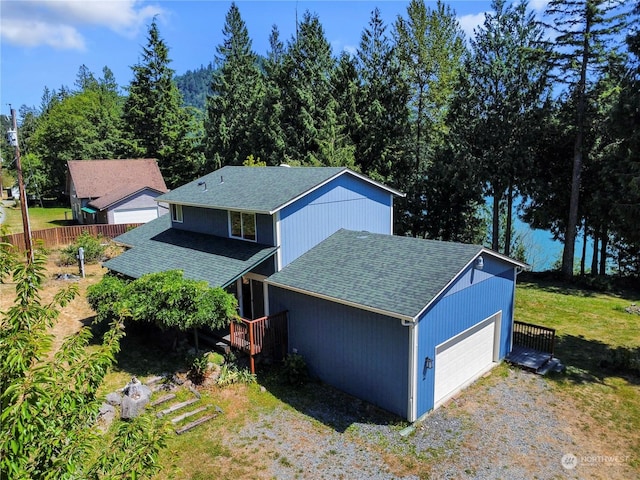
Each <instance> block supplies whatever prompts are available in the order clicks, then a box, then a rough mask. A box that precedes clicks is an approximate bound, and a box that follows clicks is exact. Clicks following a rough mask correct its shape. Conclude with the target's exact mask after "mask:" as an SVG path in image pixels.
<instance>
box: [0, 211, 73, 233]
mask: <svg viewBox="0 0 640 480" xmlns="http://www.w3.org/2000/svg"><path fill="white" fill-rule="evenodd" d="M3 211H4V218H3V221H2V224H3V225H5V226H6V228H7V232H6V233H20V232H22V231H23V228H22V213H21V211H20V207H19V206H16V207H3ZM65 214H66V217H65ZM72 218H73V216H72V213H71V209H70V208H66V207H47V208H40V207H29V223H30V224H31V230H32V231H35V230H45V229H47V228H54V227H63V226H66V225H72V224H73V220H72ZM67 219H68V220H67Z"/></svg>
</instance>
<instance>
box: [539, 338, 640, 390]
mask: <svg viewBox="0 0 640 480" xmlns="http://www.w3.org/2000/svg"><path fill="white" fill-rule="evenodd" d="M555 356H556V357H557V358H558V359H560V361H561V362H562V363H563V364H564V365H565V367H566V371H565V372H564V373H563V374H561V375H558V376H553V377H552V378H558V379H564V380H568V381H570V382H572V383H575V384H584V383H600V384H604V383H605V380H606V378H608V377H614V376H615V377H621V378H624V379H625V380H627V381H628V382H629V383H632V384H634V385H640V347H612V346H611V345H607V344H606V343H603V342H600V341H598V340H591V339H586V338H584V337H582V336H574V335H562V336H559V337H556V344H555Z"/></svg>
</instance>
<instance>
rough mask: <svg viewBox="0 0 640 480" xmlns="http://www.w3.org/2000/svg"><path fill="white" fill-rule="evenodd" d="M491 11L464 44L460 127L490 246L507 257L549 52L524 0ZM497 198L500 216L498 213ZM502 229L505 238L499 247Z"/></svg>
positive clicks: (496, 4) (501, 0)
mask: <svg viewBox="0 0 640 480" xmlns="http://www.w3.org/2000/svg"><path fill="white" fill-rule="evenodd" d="M491 10H492V11H491V12H489V13H486V14H485V20H484V23H483V24H482V25H481V26H480V27H478V28H477V29H476V31H475V36H474V38H472V39H471V42H470V43H471V54H470V55H469V57H468V60H467V62H466V69H467V75H468V79H469V85H468V86H469V88H470V90H469V92H468V94H469V97H468V107H467V112H468V118H467V125H466V126H465V128H466V129H467V133H468V134H469V135H471V138H470V139H469V140H470V141H469V143H468V144H473V146H472V150H471V151H470V152H468V153H469V154H471V155H472V156H473V157H475V160H476V161H477V162H478V164H479V165H480V166H481V167H482V173H481V178H480V180H481V182H482V184H484V185H486V186H487V188H486V191H485V194H486V195H488V196H490V197H492V199H493V202H492V204H493V207H492V222H491V223H492V235H491V239H492V242H491V248H492V249H494V250H495V251H499V250H502V251H503V252H504V253H505V254H506V255H509V253H510V252H509V250H510V246H511V243H512V242H511V238H510V232H511V231H512V227H511V225H512V217H513V213H512V210H513V207H512V205H513V200H514V196H515V195H516V194H517V193H518V192H519V187H520V185H521V184H522V182H524V181H526V177H527V175H528V173H529V172H531V165H532V155H533V153H534V151H535V148H534V140H535V135H534V132H535V131H536V129H537V128H538V126H539V123H538V121H537V120H538V118H537V113H538V111H539V109H541V107H542V106H543V105H544V102H545V100H546V99H547V97H548V96H549V95H550V93H551V92H550V87H549V77H548V69H549V62H548V60H549V53H550V52H549V51H548V50H546V49H545V42H544V28H543V27H542V25H541V24H540V23H538V22H537V21H536V20H535V17H534V15H533V13H532V12H530V11H528V10H527V1H526V0H523V1H520V2H519V3H517V4H515V5H514V4H507V2H506V0H494V1H492V3H491ZM503 200H506V210H507V213H506V215H505V216H502V215H501V214H500V210H501V209H500V205H501V202H502V201H503ZM502 217H504V218H505V220H506V222H507V225H506V226H504V228H501V226H500V220H501V218H502ZM502 230H504V231H506V232H507V234H506V236H505V238H504V243H503V244H502V245H500V242H499V239H500V234H499V232H500V231H502Z"/></svg>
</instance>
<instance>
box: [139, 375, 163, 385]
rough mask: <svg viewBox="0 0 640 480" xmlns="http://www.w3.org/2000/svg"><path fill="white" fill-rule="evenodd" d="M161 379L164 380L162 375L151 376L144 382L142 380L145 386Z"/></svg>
mask: <svg viewBox="0 0 640 480" xmlns="http://www.w3.org/2000/svg"><path fill="white" fill-rule="evenodd" d="M162 380H164V377H161V376H155V377H151V378H150V379H149V380H147V381H146V382H144V383H145V384H146V385H147V386H150V385H155V384H156V383H158V382H161V381H162Z"/></svg>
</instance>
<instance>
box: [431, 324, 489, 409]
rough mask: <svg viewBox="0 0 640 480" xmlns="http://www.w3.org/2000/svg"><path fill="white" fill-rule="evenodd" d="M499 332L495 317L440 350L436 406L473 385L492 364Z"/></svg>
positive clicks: (435, 364) (436, 383)
mask: <svg viewBox="0 0 640 480" xmlns="http://www.w3.org/2000/svg"><path fill="white" fill-rule="evenodd" d="M495 333H496V321H495V318H494V317H492V318H491V319H490V320H489V321H487V320H485V321H483V322H480V323H479V324H478V325H476V326H474V327H473V328H471V329H469V330H467V331H465V332H463V333H461V334H459V335H457V336H455V337H453V338H451V339H449V340H447V341H446V342H444V343H442V344H440V345H439V346H438V347H436V359H435V362H434V368H435V391H434V404H435V405H438V404H439V403H441V402H443V401H444V400H446V399H447V398H449V397H450V396H451V395H453V394H454V393H456V392H457V391H458V390H459V389H461V388H462V387H464V386H465V385H467V384H468V383H470V382H472V381H473V380H474V379H475V378H477V377H478V376H479V375H481V374H482V373H483V372H485V371H486V370H487V369H488V368H489V367H490V366H491V365H492V363H493V358H494V345H495V340H494V339H495Z"/></svg>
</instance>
